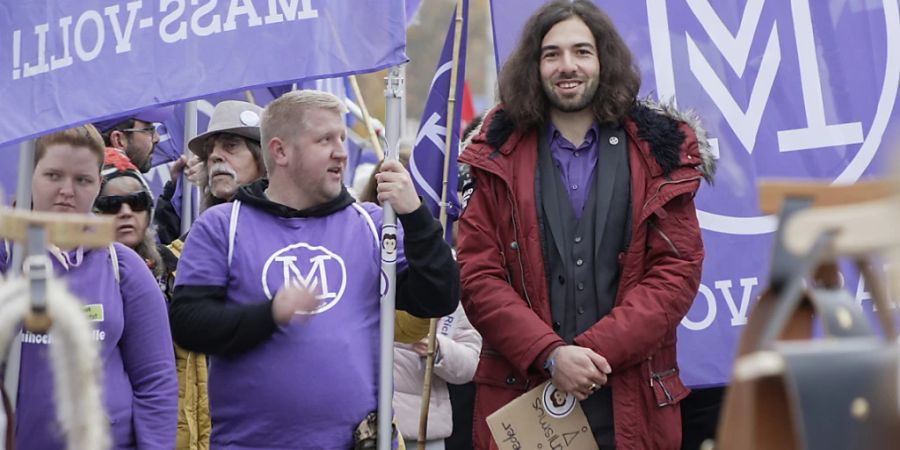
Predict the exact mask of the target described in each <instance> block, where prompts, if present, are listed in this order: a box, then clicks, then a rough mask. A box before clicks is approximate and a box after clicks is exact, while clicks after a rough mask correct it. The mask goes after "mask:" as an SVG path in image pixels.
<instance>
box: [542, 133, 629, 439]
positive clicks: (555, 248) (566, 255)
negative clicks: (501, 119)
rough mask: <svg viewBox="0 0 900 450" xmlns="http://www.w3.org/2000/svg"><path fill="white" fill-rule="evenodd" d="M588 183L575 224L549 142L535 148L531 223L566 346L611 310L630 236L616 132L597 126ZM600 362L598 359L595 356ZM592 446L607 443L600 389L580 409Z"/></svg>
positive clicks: (624, 163) (606, 397)
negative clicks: (533, 218)
mask: <svg viewBox="0 0 900 450" xmlns="http://www.w3.org/2000/svg"><path fill="white" fill-rule="evenodd" d="M597 146H598V157H597V166H596V167H595V169H594V173H593V182H592V183H591V188H590V189H591V190H590V192H589V194H588V198H587V202H586V203H585V206H584V212H583V214H582V216H581V220H576V219H575V213H574V211H572V206H571V202H570V201H569V197H568V192H567V191H566V188H565V186H564V184H563V181H562V178H561V173H560V171H559V170H558V169H557V168H556V166H555V165H554V163H553V157H552V155H551V153H550V138H549V136H546V135H541V136H540V138H539V149H538V171H537V172H538V182H537V183H535V187H536V189H537V192H536V194H537V195H536V199H537V201H538V202H539V205H540V206H539V207H538V208H537V209H538V221H539V223H540V229H541V246H542V249H543V253H544V263H545V267H546V270H547V277H548V283H547V285H548V289H549V291H550V292H549V294H550V309H551V313H552V317H553V329H554V330H555V331H556V332H557V334H559V335H560V337H562V338H563V339H564V340H565V341H566V342H567V343H569V344H571V343H572V341H573V340H574V339H575V337H576V336H578V335H579V334H581V333H583V332H584V331H586V330H587V329H588V328H590V327H591V326H593V325H594V324H595V323H597V322H598V321H599V320H600V319H601V318H603V317H604V316H605V315H607V314H609V312H610V310H612V307H613V306H614V304H615V299H616V293H617V292H618V283H619V275H620V272H621V271H620V264H619V254H620V253H622V252H624V251H625V250H626V248H627V246H628V239H629V238H630V237H631V172H630V169H629V165H628V146H627V142H626V135H625V132H624V131H623V130H622V129H621V128H616V127H611V126H601V127H600V133H599V134H598V136H597ZM601 356H602V355H601ZM582 407H583V409H584V411H585V415H586V416H587V418H588V422H589V423H590V424H591V428H592V431H593V432H594V435H595V437H596V438H597V442H598V443H599V444H600V445H602V446H604V448H605V447H606V446H610V445H612V444H613V418H612V392H611V390H610V389H609V388H608V387H607V388H601V389H600V390H599V391H598V392H597V393H595V394H594V395H592V396H590V397H589V398H588V399H587V400H585V401H583V402H582Z"/></svg>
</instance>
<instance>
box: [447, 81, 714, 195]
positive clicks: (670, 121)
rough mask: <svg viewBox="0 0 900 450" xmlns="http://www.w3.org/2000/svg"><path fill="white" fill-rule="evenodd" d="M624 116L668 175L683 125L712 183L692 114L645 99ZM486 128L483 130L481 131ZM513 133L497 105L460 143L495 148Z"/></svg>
mask: <svg viewBox="0 0 900 450" xmlns="http://www.w3.org/2000/svg"><path fill="white" fill-rule="evenodd" d="M628 116H629V118H630V119H631V120H633V121H634V122H635V124H636V125H637V129H638V136H639V137H640V138H641V139H643V140H645V141H647V143H649V144H650V150H651V153H652V154H653V157H654V158H655V159H656V161H657V163H659V165H660V167H661V168H662V169H663V173H664V174H668V173H669V172H671V171H672V170H674V169H675V168H676V167H677V166H678V161H679V152H680V151H681V150H680V149H681V144H682V142H684V139H685V136H684V133H682V132H681V130H679V126H680V124H681V123H685V124H687V125H688V126H689V127H690V128H691V129H692V130H693V131H694V134H695V135H696V136H697V144H698V146H699V150H700V160H701V163H700V165H698V166H697V169H698V170H699V171H700V172H701V174H702V175H703V178H704V179H705V180H706V182H707V183H709V184H713V177H714V175H715V172H716V161H715V159H714V158H713V154H712V149H711V147H710V145H709V141H708V139H707V135H706V130H705V129H704V128H703V126H702V125H701V123H700V117H699V116H698V115H697V114H696V113H695V112H693V111H689V110H688V111H679V110H678V109H676V108H675V107H674V105H673V104H672V102H669V103H660V102H656V101H654V100H651V99H649V98H645V99H641V100H637V101H635V103H634V106H633V107H632V108H631V111H629V113H628ZM483 127H487V130H483V129H482V128H483ZM515 130H516V126H515V124H514V123H513V122H512V120H511V118H510V117H509V116H508V115H507V114H506V112H505V111H504V110H503V109H502V107H501V106H500V105H497V106H495V107H494V108H493V109H492V110H491V111H490V112H488V113H487V115H486V117H485V120H484V121H483V122H482V123H481V125H480V126H479V127H478V128H477V129H476V130H474V131H473V132H472V133H471V134H470V135H469V137H468V139H466V141H465V142H464V143H463V150H464V149H465V148H466V147H467V146H468V145H469V144H470V143H472V142H473V141H475V140H483V141H484V142H485V143H487V144H488V145H490V146H491V147H493V148H495V149H499V148H500V147H502V146H503V144H504V143H506V140H507V139H509V137H510V135H512V133H513V132H514V131H515Z"/></svg>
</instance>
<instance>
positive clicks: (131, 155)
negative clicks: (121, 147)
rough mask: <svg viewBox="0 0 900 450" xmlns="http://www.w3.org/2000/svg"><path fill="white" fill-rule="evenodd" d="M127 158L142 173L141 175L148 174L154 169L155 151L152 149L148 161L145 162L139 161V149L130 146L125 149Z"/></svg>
mask: <svg viewBox="0 0 900 450" xmlns="http://www.w3.org/2000/svg"><path fill="white" fill-rule="evenodd" d="M125 156H127V157H128V159H129V160H131V163H132V164H134V165H135V167H137V168H138V170H140V171H141V173H147V172H149V171H150V169H151V168H152V163H153V149H150V153H148V154H147V159H145V160H143V161H138V160H137V158H138V155H137V149H136V148H134V147H133V146H132V145H131V144H128V146H127V147H125Z"/></svg>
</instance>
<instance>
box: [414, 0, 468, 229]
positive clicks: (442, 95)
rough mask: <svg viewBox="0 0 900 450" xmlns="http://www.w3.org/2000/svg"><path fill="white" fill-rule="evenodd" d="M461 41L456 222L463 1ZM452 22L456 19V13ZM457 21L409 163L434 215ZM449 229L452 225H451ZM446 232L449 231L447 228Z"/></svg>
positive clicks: (453, 212)
mask: <svg viewBox="0 0 900 450" xmlns="http://www.w3.org/2000/svg"><path fill="white" fill-rule="evenodd" d="M462 5H463V18H464V20H463V24H462V39H461V40H460V43H459V66H458V67H459V68H458V71H457V76H456V90H455V94H454V98H456V99H458V100H457V101H456V104H455V107H454V110H453V129H452V130H450V133H451V136H453V139H452V141H451V142H450V166H449V167H450V169H449V170H448V173H447V203H448V205H447V216H448V218H451V219H453V218H455V217H457V215H458V214H459V199H458V198H457V196H456V179H457V177H458V172H457V168H456V158H457V156H458V155H459V134H460V127H459V123H460V113H461V111H462V101H461V99H462V94H463V83H464V81H465V78H466V30H467V29H468V23H467V20H465V18H466V17H468V13H469V2H468V0H463V3H462ZM453 18H454V19H455V18H456V10H455V9H454V12H453ZM454 25H455V20H451V21H450V29H449V30H448V31H447V38H446V40H445V41H444V50H443V51H442V52H441V58H440V59H439V60H438V64H437V70H435V73H434V78H433V79H432V80H431V91H430V92H429V93H428V100H427V102H426V103H425V111H424V112H423V113H422V121H421V122H420V124H419V132H418V133H417V134H416V142H415V148H414V149H413V153H412V156H411V157H410V159H409V171H410V173H411V174H412V178H413V183H415V185H416V190H418V191H419V194H420V195H421V196H422V198H423V199H424V200H425V203H426V204H428V207H429V208H430V209H431V213H432V214H434V216H435V217H437V216H438V215H439V214H440V209H441V208H440V203H441V191H442V189H443V181H444V139H445V138H446V136H447V100H448V98H449V96H450V72H451V67H452V66H453V39H454V36H455V32H454V31H455V26H454ZM448 225H449V223H448ZM447 229H450V227H449V226H448V227H447Z"/></svg>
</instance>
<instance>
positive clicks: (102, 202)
mask: <svg viewBox="0 0 900 450" xmlns="http://www.w3.org/2000/svg"><path fill="white" fill-rule="evenodd" d="M125 203H127V204H128V206H129V207H130V208H131V210H132V211H134V212H143V211H147V210H148V209H150V207H151V206H153V198H152V197H150V194H148V193H146V192H144V191H141V192H135V193H133V194H128V195H104V196H102V197H97V200H94V209H96V210H97V211H98V212H99V213H101V214H118V213H119V211H120V210H121V209H122V205H123V204H125Z"/></svg>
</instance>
